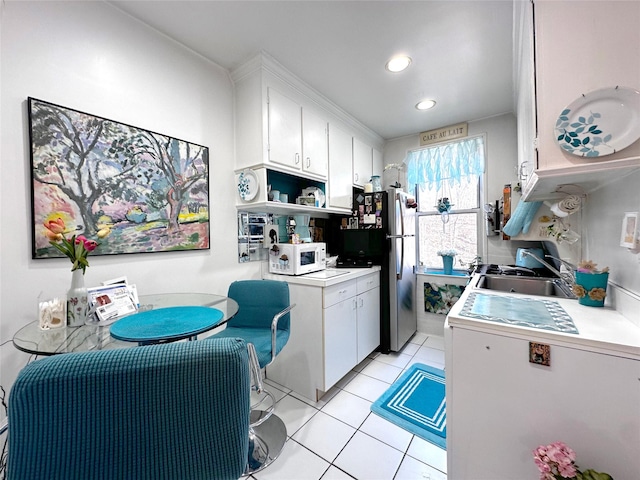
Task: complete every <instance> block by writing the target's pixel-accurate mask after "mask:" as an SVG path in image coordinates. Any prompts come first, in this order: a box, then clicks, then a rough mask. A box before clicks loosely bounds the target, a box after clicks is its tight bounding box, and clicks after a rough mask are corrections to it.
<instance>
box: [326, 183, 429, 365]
mask: <svg viewBox="0 0 640 480" xmlns="http://www.w3.org/2000/svg"><path fill="white" fill-rule="evenodd" d="M413 199H414V197H413V196H411V195H408V194H407V193H406V192H403V191H402V190H400V189H395V188H392V189H390V190H387V191H383V192H373V193H363V192H354V205H353V215H352V216H351V217H349V218H345V219H342V223H341V225H342V228H341V230H340V235H339V241H338V244H339V245H340V247H339V248H338V252H339V253H340V258H339V260H338V267H343V268H357V267H368V266H371V265H380V267H381V269H382V270H381V272H380V351H381V352H382V353H388V352H390V351H394V352H397V351H399V350H400V349H402V347H403V346H404V345H405V344H406V343H407V341H408V340H409V338H411V336H412V335H413V334H414V333H415V332H416V329H417V314H416V306H415V298H414V297H415V286H416V280H415V278H416V277H415V274H414V265H415V261H416V237H415V228H416V226H415V225H416V223H415V222H416V214H415V211H416V209H415V200H413ZM345 227H346V228H345Z"/></svg>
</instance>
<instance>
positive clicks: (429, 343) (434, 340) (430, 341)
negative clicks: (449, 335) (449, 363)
mask: <svg viewBox="0 0 640 480" xmlns="http://www.w3.org/2000/svg"><path fill="white" fill-rule="evenodd" d="M423 345H424V346H425V347H431V348H437V349H438V350H442V351H443V352H444V337H441V336H439V335H429V337H428V338H427V339H426V340H425V342H424V343H423Z"/></svg>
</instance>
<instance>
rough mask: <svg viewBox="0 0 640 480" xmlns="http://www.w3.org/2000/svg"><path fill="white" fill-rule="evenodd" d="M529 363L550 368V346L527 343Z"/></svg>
mask: <svg viewBox="0 0 640 480" xmlns="http://www.w3.org/2000/svg"><path fill="white" fill-rule="evenodd" d="M529 362H530V363H537V364H538V365H544V366H545V367H550V366H551V346H550V345H547V344H546V343H536V342H529Z"/></svg>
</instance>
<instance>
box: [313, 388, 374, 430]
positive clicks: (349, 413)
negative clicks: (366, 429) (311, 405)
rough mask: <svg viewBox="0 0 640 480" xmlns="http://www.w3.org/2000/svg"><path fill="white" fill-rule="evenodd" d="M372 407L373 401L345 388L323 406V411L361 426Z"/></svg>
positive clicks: (348, 422)
mask: <svg viewBox="0 0 640 480" xmlns="http://www.w3.org/2000/svg"><path fill="white" fill-rule="evenodd" d="M370 407H371V402H369V401H367V400H365V399H363V398H360V397H358V396H357V395H354V394H352V393H349V392H346V391H344V390H343V391H341V392H340V393H338V394H337V395H336V396H335V397H333V398H332V399H331V400H330V401H329V403H327V404H326V405H325V406H324V407H322V410H321V411H322V412H324V413H326V414H327V415H331V416H332V417H335V418H337V419H338V420H341V421H343V422H345V423H346V424H348V425H351V426H352V427H354V428H359V427H360V425H362V423H363V422H364V420H365V419H366V418H367V416H368V415H369V413H370Z"/></svg>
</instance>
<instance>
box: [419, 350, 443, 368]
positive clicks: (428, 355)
mask: <svg viewBox="0 0 640 480" xmlns="http://www.w3.org/2000/svg"><path fill="white" fill-rule="evenodd" d="M413 360H414V361H418V362H423V363H438V364H443V365H444V350H438V349H437V348H431V347H425V346H422V347H420V348H419V349H418V351H417V352H416V354H415V355H414V356H413Z"/></svg>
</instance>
